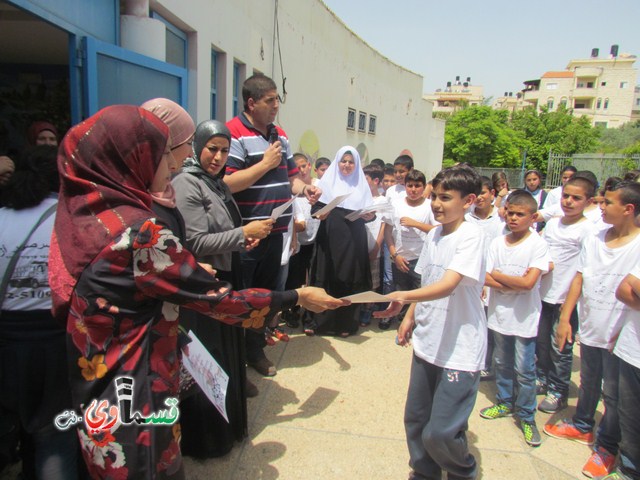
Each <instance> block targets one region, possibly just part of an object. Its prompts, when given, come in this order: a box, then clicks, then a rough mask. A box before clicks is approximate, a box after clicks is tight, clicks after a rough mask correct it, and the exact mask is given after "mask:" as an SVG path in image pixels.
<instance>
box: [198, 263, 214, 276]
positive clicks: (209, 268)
mask: <svg viewBox="0 0 640 480" xmlns="http://www.w3.org/2000/svg"><path fill="white" fill-rule="evenodd" d="M198 265H200V266H201V267H202V269H203V270H206V271H207V273H208V274H210V275H211V276H212V277H215V276H216V273H217V271H216V269H215V268H213V267H212V266H211V265H209V264H208V263H200V262H198Z"/></svg>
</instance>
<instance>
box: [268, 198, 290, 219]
mask: <svg viewBox="0 0 640 480" xmlns="http://www.w3.org/2000/svg"><path fill="white" fill-rule="evenodd" d="M295 199H296V197H291V199H290V200H288V201H287V203H283V204H282V205H280V206H279V207H276V208H274V209H273V210H272V211H271V218H272V219H273V220H277V219H278V217H279V216H280V215H282V214H283V213H284V212H285V210H286V209H287V208H289V206H290V205H291V204H292V203H293V201H294V200H295Z"/></svg>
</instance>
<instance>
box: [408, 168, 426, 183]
mask: <svg viewBox="0 0 640 480" xmlns="http://www.w3.org/2000/svg"><path fill="white" fill-rule="evenodd" d="M408 182H416V183H422V185H424V186H425V187H426V186H427V177H425V176H424V173H422V172H421V171H420V170H416V169H415V168H414V169H411V170H409V173H407V176H406V177H404V184H405V185H406V184H407V183H408Z"/></svg>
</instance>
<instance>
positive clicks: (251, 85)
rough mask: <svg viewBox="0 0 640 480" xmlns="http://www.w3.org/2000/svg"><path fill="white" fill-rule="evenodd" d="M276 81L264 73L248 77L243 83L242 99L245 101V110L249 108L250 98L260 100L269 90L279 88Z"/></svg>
mask: <svg viewBox="0 0 640 480" xmlns="http://www.w3.org/2000/svg"><path fill="white" fill-rule="evenodd" d="M277 89H278V87H277V86H276V82H274V81H273V80H272V79H271V78H269V77H267V76H266V75H264V74H262V73H256V74H255V75H251V76H250V77H249V78H247V79H246V80H245V81H244V83H243V84H242V100H243V101H244V111H245V112H247V111H248V110H249V99H250V98H253V100H254V101H256V102H257V101H259V100H260V99H262V97H264V96H265V95H266V94H267V92H270V91H271V90H277Z"/></svg>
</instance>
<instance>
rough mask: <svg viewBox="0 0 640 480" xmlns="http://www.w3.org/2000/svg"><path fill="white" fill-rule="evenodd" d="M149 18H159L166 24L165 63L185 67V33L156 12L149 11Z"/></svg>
mask: <svg viewBox="0 0 640 480" xmlns="http://www.w3.org/2000/svg"><path fill="white" fill-rule="evenodd" d="M151 18H155V19H157V20H160V21H161V22H162V23H164V24H165V26H166V40H167V46H166V49H165V59H166V61H167V63H171V64H173V65H175V66H177V67H183V68H187V47H188V40H187V34H186V33H185V32H183V31H182V30H180V29H179V28H178V27H176V26H175V25H173V24H172V23H171V22H169V20H167V19H166V18H164V17H163V16H162V15H160V14H159V13H157V12H151Z"/></svg>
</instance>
